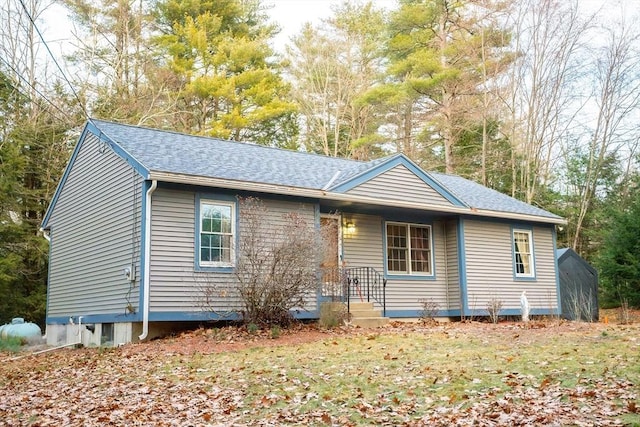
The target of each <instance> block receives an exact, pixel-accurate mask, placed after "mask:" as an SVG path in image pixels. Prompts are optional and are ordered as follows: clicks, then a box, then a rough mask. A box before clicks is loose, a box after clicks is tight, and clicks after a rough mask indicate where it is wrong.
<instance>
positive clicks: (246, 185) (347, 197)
mask: <svg viewBox="0 0 640 427" xmlns="http://www.w3.org/2000/svg"><path fill="white" fill-rule="evenodd" d="M149 179H152V180H157V181H159V182H172V183H177V184H188V185H200V186H205V187H217V188H227V189H230V190H243V191H256V192H260V193H269V194H278V195H286V196H298V197H309V198H314V199H323V200H335V201H344V202H351V203H362V204H367V205H375V206H382V207H384V206H387V207H395V208H405V209H416V210H422V211H432V212H444V213H454V214H459V215H468V216H479V217H490V218H502V219H513V220H519V221H527V222H539V223H546V224H557V225H564V224H566V223H567V221H566V220H565V219H564V218H559V217H558V218H552V217H544V216H537V215H527V214H519V213H513V212H501V211H491V210H486V209H476V208H473V207H472V208H467V207H461V206H443V205H432V204H425V203H415V202H406V201H398V200H386V199H379V198H374V197H367V196H356V195H353V194H345V193H334V192H331V191H325V190H318V189H312V188H301V187H291V186H286V185H278V184H265V183H259V182H248V181H237V180H232V179H221V178H209V177H203V176H196V175H185V174H173V173H166V172H153V171H152V172H151V173H150V177H149Z"/></svg>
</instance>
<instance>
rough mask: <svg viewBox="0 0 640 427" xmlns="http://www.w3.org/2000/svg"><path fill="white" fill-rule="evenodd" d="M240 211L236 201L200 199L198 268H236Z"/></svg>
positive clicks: (197, 239)
mask: <svg viewBox="0 0 640 427" xmlns="http://www.w3.org/2000/svg"><path fill="white" fill-rule="evenodd" d="M236 210H237V208H236V203H235V202H230V201H224V200H215V199H205V198H203V199H200V201H199V204H198V219H197V221H198V223H197V224H196V263H197V264H196V265H197V267H199V268H200V267H201V268H206V269H208V268H214V269H217V268H233V267H235V264H236V255H235V247H236V218H237V217H236Z"/></svg>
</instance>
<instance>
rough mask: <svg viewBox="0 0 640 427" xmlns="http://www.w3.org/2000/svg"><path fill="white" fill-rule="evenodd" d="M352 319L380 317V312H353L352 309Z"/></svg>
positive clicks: (368, 310) (369, 310) (367, 310)
mask: <svg viewBox="0 0 640 427" xmlns="http://www.w3.org/2000/svg"><path fill="white" fill-rule="evenodd" d="M350 313H351V317H352V318H354V319H355V318H360V317H382V310H372V309H366V310H354V309H353V308H352V309H351V311H350Z"/></svg>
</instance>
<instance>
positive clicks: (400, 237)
mask: <svg viewBox="0 0 640 427" xmlns="http://www.w3.org/2000/svg"><path fill="white" fill-rule="evenodd" d="M386 233H387V272H388V273H389V274H415V275H422V276H431V275H433V257H432V252H431V243H432V241H431V226H429V225H418V224H405V223H397V222H388V223H387V224H386Z"/></svg>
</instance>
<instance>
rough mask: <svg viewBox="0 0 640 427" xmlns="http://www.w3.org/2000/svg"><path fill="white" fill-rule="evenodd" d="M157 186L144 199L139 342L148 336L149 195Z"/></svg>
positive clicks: (155, 184)
mask: <svg viewBox="0 0 640 427" xmlns="http://www.w3.org/2000/svg"><path fill="white" fill-rule="evenodd" d="M157 186H158V181H156V180H155V179H154V180H152V181H151V187H149V189H148V190H147V194H146V199H145V213H144V224H145V227H144V230H145V232H144V267H143V269H144V270H143V274H144V281H143V284H142V286H143V288H142V289H143V294H144V301H143V307H142V334H140V335H139V336H138V339H139V340H140V341H142V340H144V339H145V338H147V335H148V334H149V287H150V286H149V284H150V278H149V272H150V270H151V268H150V265H151V260H150V258H151V194H153V192H154V191H155V189H156V187H157Z"/></svg>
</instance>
